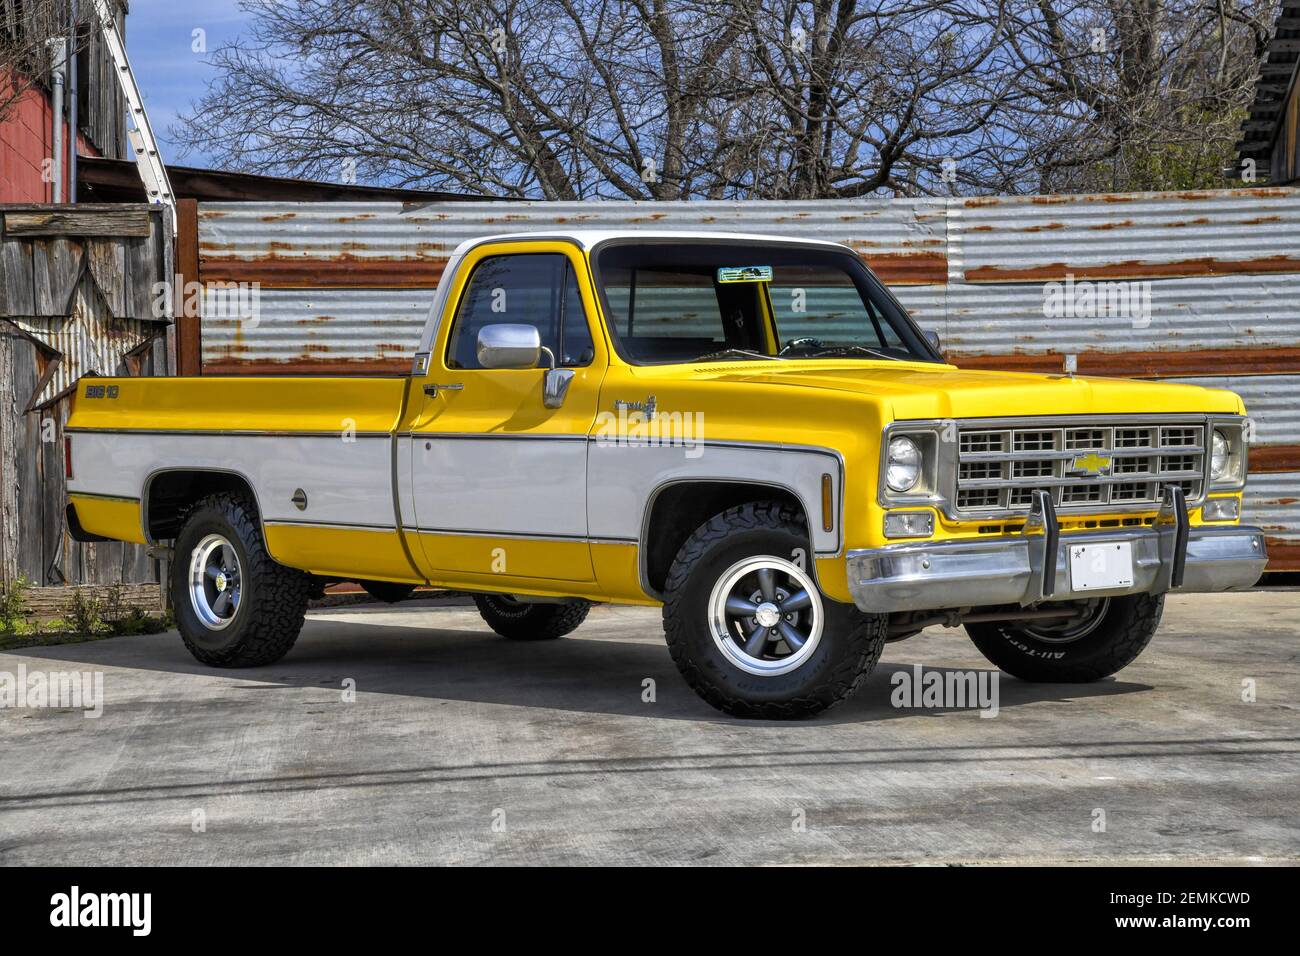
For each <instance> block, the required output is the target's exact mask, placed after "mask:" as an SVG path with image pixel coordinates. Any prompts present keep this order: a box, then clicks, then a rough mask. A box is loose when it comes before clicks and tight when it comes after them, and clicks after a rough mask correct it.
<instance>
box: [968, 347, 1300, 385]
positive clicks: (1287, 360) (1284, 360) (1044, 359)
mask: <svg viewBox="0 0 1300 956" xmlns="http://www.w3.org/2000/svg"><path fill="white" fill-rule="evenodd" d="M948 356H949V360H950V361H951V362H953V364H955V365H959V366H961V367H962V368H971V369H997V370H1002V371H1012V372H1061V371H1062V370H1063V369H1064V367H1065V359H1064V356H1063V355H1061V354H1060V353H1059V352H1020V353H1015V354H1012V355H970V354H962V353H961V352H959V351H956V350H950V351H949V352H948ZM1078 361H1079V373H1080V374H1081V375H1099V376H1113V377H1118V378H1191V377H1194V376H1197V375H1222V374H1223V372H1224V370H1225V369H1231V370H1232V372H1233V374H1235V375H1294V374H1300V347H1290V348H1244V349H1190V350H1182V351H1169V352H1164V351H1150V352H1083V353H1080V354H1079V358H1078Z"/></svg>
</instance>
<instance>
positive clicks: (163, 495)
mask: <svg viewBox="0 0 1300 956" xmlns="http://www.w3.org/2000/svg"><path fill="white" fill-rule="evenodd" d="M221 492H233V493H236V494H247V495H248V497H249V499H250V500H251V501H252V502H253V507H254V508H256V509H257V521H258V524H259V525H261V526H262V535H263V540H265V537H266V526H265V522H264V520H263V518H262V514H263V512H262V504H261V502H260V501H259V500H258V497H257V489H256V488H255V487H254V486H253V482H252V481H251V480H249V478H248V476H247V475H245V474H244V473H243V472H240V471H237V470H235V469H233V468H194V467H190V466H181V467H169V468H159V469H158V470H156V471H153V472H150V473H149V475H148V477H146V478H145V480H144V488H143V489H142V490H141V494H140V523H141V525H142V526H143V530H144V535H145V538H146V539H147V540H149V541H150V542H157V541H160V540H166V539H172V538H175V537H176V536H177V534H179V533H180V526H181V518H182V516H183V515H184V513H185V511H186V509H187V508H189V506H190V505H192V504H194V502H196V501H198V500H199V499H200V498H204V497H206V496H208V495H211V494H220V493H221Z"/></svg>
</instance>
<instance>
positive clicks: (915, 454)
mask: <svg viewBox="0 0 1300 956" xmlns="http://www.w3.org/2000/svg"><path fill="white" fill-rule="evenodd" d="M920 480H921V449H920V448H918V447H917V445H916V442H914V441H912V439H910V438H893V439H890V442H889V457H888V458H887V459H886V460H885V484H887V485H888V486H889V490H890V491H897V492H904V491H911V490H912V489H913V488H915V487H916V483H917V482H918V481H920Z"/></svg>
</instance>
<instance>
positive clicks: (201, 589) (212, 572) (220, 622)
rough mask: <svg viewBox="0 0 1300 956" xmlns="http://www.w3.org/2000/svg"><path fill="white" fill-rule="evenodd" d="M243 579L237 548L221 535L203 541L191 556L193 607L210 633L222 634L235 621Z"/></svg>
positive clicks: (191, 596)
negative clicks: (221, 631) (219, 632)
mask: <svg viewBox="0 0 1300 956" xmlns="http://www.w3.org/2000/svg"><path fill="white" fill-rule="evenodd" d="M242 575H243V571H242V569H241V568H240V566H239V555H238V554H236V553H235V549H234V546H233V545H231V543H230V542H229V541H227V540H226V539H225V538H224V537H222V536H221V535H219V534H210V535H208V536H207V537H205V538H203V540H201V541H200V542H199V543H198V544H197V545H196V546H195V548H194V550H193V551H192V552H190V575H189V580H190V589H189V590H190V603H191V605H193V607H194V613H195V614H196V615H197V616H198V618H199V621H200V622H202V624H203V626H204V627H206V628H208V630H211V631H219V630H221V629H222V628H224V627H226V626H227V625H228V624H229V623H230V622H231V621H232V620H234V617H235V612H236V611H238V610H239V598H240V592H241V588H242Z"/></svg>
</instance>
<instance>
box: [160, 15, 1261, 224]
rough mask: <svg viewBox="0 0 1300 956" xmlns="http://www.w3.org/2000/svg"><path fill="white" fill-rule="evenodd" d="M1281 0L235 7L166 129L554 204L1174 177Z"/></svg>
mask: <svg viewBox="0 0 1300 956" xmlns="http://www.w3.org/2000/svg"><path fill="white" fill-rule="evenodd" d="M1274 2H1276V0H870V2H869V0H811V2H810V0H472V2H471V0H356V2H354V3H349V4H338V3H336V2H334V0H290V2H273V0H246V2H245V6H246V7H247V8H248V9H249V10H250V11H251V12H252V13H253V14H254V15H255V19H254V26H253V28H252V32H251V34H250V35H249V36H248V37H246V38H245V39H243V40H242V41H240V42H238V43H236V44H233V45H230V46H227V47H225V48H223V49H221V50H219V51H218V52H217V53H216V54H215V56H214V61H213V62H214V63H215V65H216V66H217V68H218V79H217V80H216V81H215V83H214V84H213V85H212V86H211V88H210V89H209V91H208V93H207V95H205V96H204V98H203V99H202V101H201V102H199V103H198V104H196V105H195V107H194V108H193V110H192V112H191V114H190V115H189V116H188V117H186V118H185V120H184V121H183V123H182V124H181V125H179V126H177V127H174V128H173V130H172V136H173V138H174V139H176V140H178V141H179V142H181V143H182V144H183V145H187V146H189V147H194V148H200V149H203V150H205V151H207V152H210V153H212V154H215V155H218V156H220V157H221V158H222V160H223V162H224V163H225V164H227V165H229V166H232V167H234V168H239V169H249V170H255V171H266V172H277V173H284V174H289V175H299V176H310V177H315V178H323V179H339V178H341V177H342V178H347V177H350V176H351V175H353V174H355V175H356V176H357V177H358V178H364V179H368V180H374V181H380V182H386V183H392V184H400V185H408V186H425V187H434V188H449V189H461V190H469V191H476V192H485V193H492V194H499V195H508V196H518V197H536V198H546V199H565V200H574V199H592V198H652V199H676V198H694V197H713V198H790V199H813V198H831V197H839V198H852V197H857V196H865V195H870V194H872V193H876V192H884V193H892V194H899V195H917V194H953V193H986V192H1029V191H1035V190H1038V189H1075V188H1097V187H1099V186H1100V187H1101V188H1126V186H1127V185H1129V184H1143V183H1145V182H1146V181H1147V180H1152V181H1157V180H1159V174H1162V173H1164V172H1168V173H1169V176H1168V178H1169V179H1170V180H1171V181H1172V180H1179V182H1178V184H1180V185H1184V184H1186V180H1189V179H1195V180H1202V179H1206V178H1207V177H1211V178H1212V177H1214V176H1216V175H1217V164H1218V163H1220V161H1221V159H1222V158H1223V156H1224V155H1225V152H1226V149H1227V146H1228V145H1230V141H1231V140H1232V138H1233V136H1234V133H1235V125H1236V123H1237V121H1238V120H1239V118H1240V117H1239V111H1240V110H1241V109H1242V107H1243V105H1244V103H1245V101H1246V97H1247V96H1248V93H1249V86H1250V83H1249V79H1250V77H1251V76H1252V75H1253V71H1254V69H1255V65H1256V64H1257V62H1258V59H1259V53H1260V50H1261V49H1262V47H1261V42H1262V41H1261V36H1264V35H1266V34H1261V33H1260V25H1261V24H1262V23H1263V22H1264V17H1265V16H1266V11H1267V9H1268V7H1269V6H1270V5H1271V4H1272V3H1274ZM1207 130H1208V131H1209V135H1208V136H1207V135H1206V132H1207ZM1225 144H1227V145H1225ZM1166 167H1178V168H1177V169H1174V170H1173V171H1170V170H1169V169H1166ZM1103 184H1104V185H1103Z"/></svg>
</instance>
